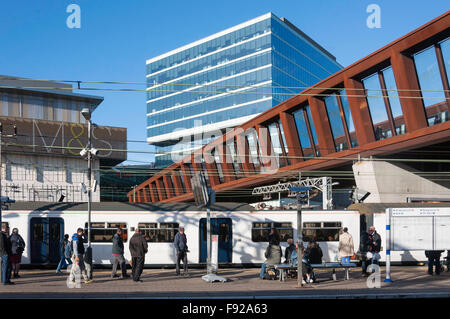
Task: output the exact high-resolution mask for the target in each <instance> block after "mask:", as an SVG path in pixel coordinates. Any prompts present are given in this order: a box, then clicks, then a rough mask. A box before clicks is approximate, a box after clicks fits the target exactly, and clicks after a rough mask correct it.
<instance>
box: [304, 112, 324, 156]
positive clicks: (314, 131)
mask: <svg viewBox="0 0 450 319" xmlns="http://www.w3.org/2000/svg"><path fill="white" fill-rule="evenodd" d="M305 110H306V114H307V116H308V121H309V127H310V128H311V134H312V137H313V140H314V145H315V146H316V156H320V150H319V142H318V140H317V133H316V127H315V126H314V122H313V119H312V114H311V109H310V107H309V105H307V106H306V107H305Z"/></svg>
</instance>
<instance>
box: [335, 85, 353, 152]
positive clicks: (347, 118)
mask: <svg viewBox="0 0 450 319" xmlns="http://www.w3.org/2000/svg"><path fill="white" fill-rule="evenodd" d="M338 95H339V100H338V102H340V104H341V108H342V111H343V112H344V124H345V126H346V127H347V131H348V134H349V138H350V143H351V145H352V147H355V146H358V140H357V138H356V131H355V124H354V123H353V118H352V113H351V112H350V105H349V104H348V99H347V93H346V91H345V90H341V91H339V94H338Z"/></svg>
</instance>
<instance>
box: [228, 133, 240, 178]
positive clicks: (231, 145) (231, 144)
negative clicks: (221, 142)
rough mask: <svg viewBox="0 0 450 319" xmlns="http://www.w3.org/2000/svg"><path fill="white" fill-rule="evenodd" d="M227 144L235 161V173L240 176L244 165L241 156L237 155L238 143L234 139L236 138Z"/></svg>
mask: <svg viewBox="0 0 450 319" xmlns="http://www.w3.org/2000/svg"><path fill="white" fill-rule="evenodd" d="M226 146H227V150H228V152H229V153H228V154H229V155H230V157H231V160H232V162H233V168H234V173H235V175H236V177H240V176H241V175H242V167H241V164H240V162H239V158H238V156H237V152H236V143H235V141H234V138H233V139H232V140H231V141H228V142H227V144H226Z"/></svg>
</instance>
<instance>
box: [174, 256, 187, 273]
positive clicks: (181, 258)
mask: <svg viewBox="0 0 450 319" xmlns="http://www.w3.org/2000/svg"><path fill="white" fill-rule="evenodd" d="M182 260H183V270H184V273H185V274H187V273H188V266H187V253H186V252H185V251H177V268H176V272H177V275H179V274H180V263H181V261H182Z"/></svg>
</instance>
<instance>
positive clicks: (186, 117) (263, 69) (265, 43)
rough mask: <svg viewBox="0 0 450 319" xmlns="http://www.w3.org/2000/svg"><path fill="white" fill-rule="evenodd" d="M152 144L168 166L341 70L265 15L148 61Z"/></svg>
mask: <svg viewBox="0 0 450 319" xmlns="http://www.w3.org/2000/svg"><path fill="white" fill-rule="evenodd" d="M146 67H147V70H146V74H147V142H148V143H149V144H153V145H155V146H156V151H157V154H156V157H155V162H156V163H155V165H156V167H158V168H162V167H165V166H168V165H170V164H171V163H172V162H173V160H174V159H175V160H176V159H177V157H176V156H174V155H176V154H181V153H183V154H188V153H190V152H192V151H193V150H194V149H196V148H199V147H201V146H202V145H204V144H205V143H207V142H209V141H210V140H211V139H213V138H215V137H216V136H218V135H219V134H222V133H224V132H225V131H226V130H227V129H229V128H233V127H235V126H238V125H240V124H242V123H244V122H246V121H248V120H250V119H251V118H253V117H255V116H257V115H258V114H260V113H262V112H264V111H266V110H267V109H269V108H271V107H273V106H275V105H277V104H279V103H280V102H282V101H284V100H286V99H288V98H289V97H291V96H293V95H295V94H297V93H298V92H300V91H302V90H303V89H304V88H306V87H309V86H311V85H314V84H315V83H317V82H318V81H320V80H322V79H324V78H326V77H328V76H329V75H331V74H333V73H335V72H337V71H338V70H340V69H341V68H342V66H341V65H340V64H339V63H337V62H336V58H335V57H334V56H332V55H331V54H330V53H329V52H327V51H326V50H325V49H324V48H322V47H321V46H320V45H319V44H317V43H316V42H315V41H314V40H312V39H311V38H309V37H308V36H307V35H306V34H304V33H303V32H302V31H300V30H299V29H297V28H296V27H295V26H294V25H292V24H291V23H290V22H289V21H288V20H286V19H284V18H281V19H280V18H278V17H277V16H275V15H274V14H273V13H267V14H265V15H263V16H260V17H258V18H255V19H252V20H250V21H247V22H245V23H242V24H239V25H237V26H234V27H232V28H229V29H226V30H224V31H222V32H219V33H216V34H214V35H211V36H209V37H206V38H204V39H201V40H199V41H196V42H193V43H191V44H188V45H186V46H183V47H181V48H178V49H175V50H173V51H170V52H168V53H165V54H163V55H160V56H158V57H155V58H152V59H149V60H148V61H147V66H146Z"/></svg>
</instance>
